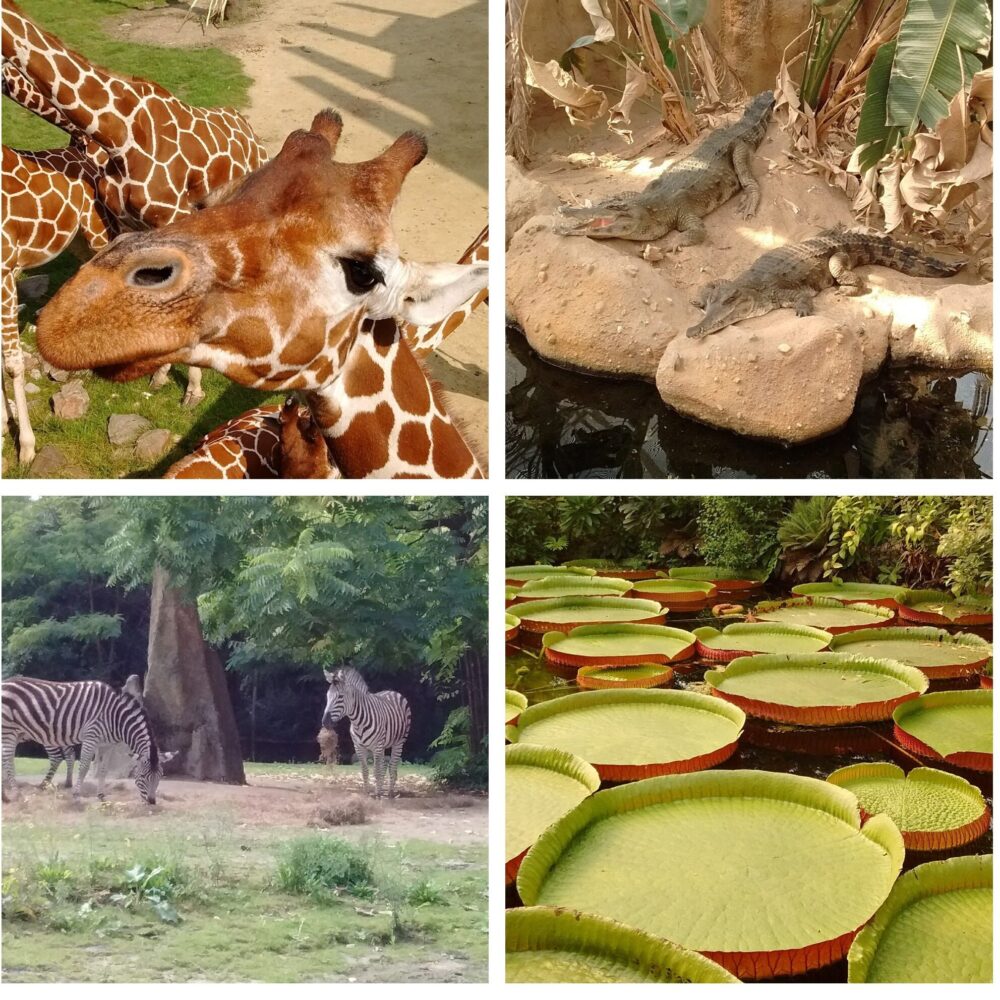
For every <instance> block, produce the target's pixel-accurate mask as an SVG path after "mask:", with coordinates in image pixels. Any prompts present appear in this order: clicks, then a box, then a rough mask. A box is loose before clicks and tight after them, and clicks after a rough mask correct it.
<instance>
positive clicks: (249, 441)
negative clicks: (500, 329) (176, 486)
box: [163, 227, 489, 479]
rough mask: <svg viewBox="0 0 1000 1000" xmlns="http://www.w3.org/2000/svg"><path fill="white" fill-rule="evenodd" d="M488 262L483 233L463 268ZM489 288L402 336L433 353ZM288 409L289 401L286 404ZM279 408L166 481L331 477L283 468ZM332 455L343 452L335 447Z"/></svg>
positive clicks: (253, 416) (229, 426)
mask: <svg viewBox="0 0 1000 1000" xmlns="http://www.w3.org/2000/svg"><path fill="white" fill-rule="evenodd" d="M488 260H489V228H488V227H487V228H485V229H483V231H482V232H481V233H479V235H478V236H477V237H476V238H475V240H473V242H472V244H471V246H469V248H468V249H467V250H466V251H465V253H463V254H462V256H461V257H460V258H459V261H458V262H459V264H470V263H474V262H486V261H488ZM486 295H487V291H486V289H483V290H482V291H480V292H478V293H477V294H476V295H475V296H474V297H473V298H472V299H470V300H469V301H468V302H465V303H463V304H462V305H461V306H460V307H459V308H458V309H456V310H455V311H454V312H453V313H451V314H450V315H449V316H447V317H446V318H445V319H444V320H442V321H441V322H440V323H436V324H431V325H427V326H422V327H416V326H414V325H413V324H412V323H401V324H400V333H401V335H402V336H403V337H404V338H405V340H406V342H407V343H408V344H409V346H410V349H411V350H412V351H413V352H414V353H416V354H428V353H430V352H431V351H433V350H435V349H436V348H437V347H439V346H440V345H441V343H442V342H443V340H444V338H445V337H447V336H448V335H449V334H451V333H453V332H454V331H455V330H456V329H457V328H458V327H459V326H460V325H461V323H462V322H463V321H464V319H465V318H466V317H467V316H468V315H469V314H471V312H472V311H473V310H474V309H475V308H476V307H477V306H478V305H479V304H480V303H482V302H483V301H485V299H486ZM285 405H286V406H288V402H287V401H286V404H285ZM278 414H279V408H278V407H277V406H259V407H255V408H254V409H253V410H249V411H247V412H246V413H242V414H240V416H238V417H235V418H233V419H232V420H230V421H229V422H228V423H226V424H224V425H223V426H221V427H219V428H217V429H216V430H214V431H212V432H211V433H210V434H207V435H206V436H205V437H204V438H203V439H202V440H201V441H200V442H199V445H198V447H197V448H196V449H195V450H194V451H193V452H191V453H190V454H189V455H185V456H184V458H182V459H179V460H178V461H177V462H175V463H174V464H173V465H172V466H171V467H170V468H169V469H168V470H167V472H166V474H165V475H164V477H163V478H164V479H274V478H277V477H279V476H280V477H282V478H285V479H300V478H308V479H313V478H332V477H333V475H335V470H336V466H334V468H333V469H331V470H330V472H327V471H326V470H325V469H324V468H323V467H322V466H318V467H316V468H312V469H309V468H308V467H305V466H296V467H295V472H296V473H298V474H293V471H292V469H290V468H288V466H287V465H284V464H283V463H282V455H283V453H284V452H285V451H286V445H285V442H284V440H283V439H282V438H281V437H280V436H279V434H278V432H277V426H278V423H277V421H278ZM332 447H333V450H340V449H338V448H337V447H336V445H334V446H332Z"/></svg>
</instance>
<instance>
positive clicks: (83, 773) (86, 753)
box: [73, 736, 100, 799]
mask: <svg viewBox="0 0 1000 1000" xmlns="http://www.w3.org/2000/svg"><path fill="white" fill-rule="evenodd" d="M96 750H97V740H96V739H95V737H93V736H87V737H85V738H84V741H83V745H82V746H81V747H80V766H79V767H78V768H77V769H76V781H75V782H74V783H73V798H74V799H78V798H79V797H80V793H81V791H82V790H83V779H84V778H86V777H87V772H88V771H89V770H90V762H91V761H92V760H93V759H94V753H95V752H96ZM98 791H100V789H98Z"/></svg>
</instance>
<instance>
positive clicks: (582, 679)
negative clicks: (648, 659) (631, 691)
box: [576, 663, 674, 691]
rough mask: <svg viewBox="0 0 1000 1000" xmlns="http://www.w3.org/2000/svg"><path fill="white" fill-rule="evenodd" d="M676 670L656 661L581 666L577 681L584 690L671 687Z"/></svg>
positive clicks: (577, 673)
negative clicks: (622, 664)
mask: <svg viewBox="0 0 1000 1000" xmlns="http://www.w3.org/2000/svg"><path fill="white" fill-rule="evenodd" d="M673 680H674V672H673V670H671V669H670V667H661V666H658V665H657V664H655V663H639V664H637V665H636V666H634V667H603V666H601V667H580V669H579V670H578V671H577V672H576V683H577V686H578V687H582V688H583V689H584V690H594V691H600V690H603V689H604V688H652V687H670V685H671V684H672V683H673Z"/></svg>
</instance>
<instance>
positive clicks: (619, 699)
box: [517, 688, 744, 766]
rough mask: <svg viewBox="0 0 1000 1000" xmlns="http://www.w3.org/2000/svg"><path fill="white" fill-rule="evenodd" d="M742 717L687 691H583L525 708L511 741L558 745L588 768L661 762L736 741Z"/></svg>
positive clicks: (728, 708) (740, 728) (705, 697)
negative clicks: (515, 739) (515, 738)
mask: <svg viewBox="0 0 1000 1000" xmlns="http://www.w3.org/2000/svg"><path fill="white" fill-rule="evenodd" d="M743 722H744V715H743V713H742V712H741V711H740V710H739V709H738V708H734V706H732V705H727V704H726V703H725V702H722V701H719V700H718V699H715V698H711V697H708V696H707V695H703V694H697V693H695V692H692V691H672V690H664V689H660V688H639V689H627V690H622V691H617V690H605V691H585V692H582V693H580V694H571V695H567V696H566V697H565V698H557V699H555V700H553V701H547V702H541V703H540V704H537V705H532V706H531V707H530V708H528V709H526V710H525V711H524V712H523V713H522V715H521V719H520V722H519V724H518V737H517V742H518V743H520V744H536V745H540V746H548V747H558V748H559V749H560V750H566V751H568V752H569V753H573V754H576V755H577V756H578V757H582V758H583V759H584V760H587V761H590V762H592V763H594V764H608V765H632V766H640V765H645V764H667V763H674V762H679V761H686V760H690V759H691V758H693V757H700V756H702V755H703V754H708V753H711V752H713V751H715V750H719V749H720V748H722V747H725V746H728V745H729V744H731V743H734V742H735V741H736V740H737V739H739V735H740V732H741V731H742V729H743Z"/></svg>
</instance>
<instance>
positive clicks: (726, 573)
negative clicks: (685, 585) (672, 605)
mask: <svg viewBox="0 0 1000 1000" xmlns="http://www.w3.org/2000/svg"><path fill="white" fill-rule="evenodd" d="M670 576H671V579H674V580H706V581H708V582H709V583H717V582H718V581H719V580H757V579H758V577H757V576H754V575H753V574H751V575H749V576H748V575H747V573H746V572H741V571H740V570H737V569H730V568H728V567H726V566H675V567H674V568H673V569H672V570H671V571H670Z"/></svg>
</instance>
